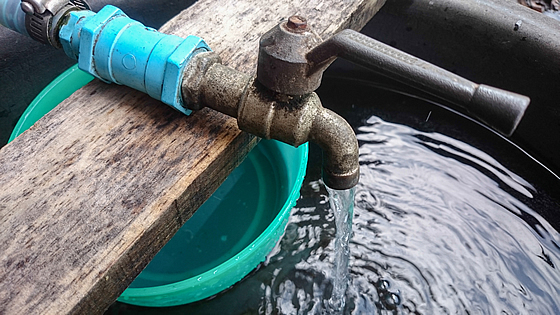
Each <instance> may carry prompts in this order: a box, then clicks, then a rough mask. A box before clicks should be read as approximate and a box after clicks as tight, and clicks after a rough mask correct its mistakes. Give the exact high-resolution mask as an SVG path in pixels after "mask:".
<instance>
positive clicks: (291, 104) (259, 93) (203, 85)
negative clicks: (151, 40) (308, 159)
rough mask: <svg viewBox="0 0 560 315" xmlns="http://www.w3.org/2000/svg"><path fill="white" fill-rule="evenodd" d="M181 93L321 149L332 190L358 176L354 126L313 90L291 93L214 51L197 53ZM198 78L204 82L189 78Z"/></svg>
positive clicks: (264, 133) (270, 135)
mask: <svg viewBox="0 0 560 315" xmlns="http://www.w3.org/2000/svg"><path fill="white" fill-rule="evenodd" d="M186 72H187V75H186V76H185V80H184V81H183V95H184V96H186V101H187V103H188V104H189V106H191V104H196V105H194V106H195V107H197V108H201V107H210V108H212V109H214V110H217V111H219V112H222V113H224V114H227V115H229V116H231V117H235V118H237V124H238V126H239V128H240V129H241V130H244V131H247V132H249V133H251V134H254V135H256V136H258V137H261V138H264V139H276V140H280V141H282V142H284V143H287V144H290V145H292V146H296V147H297V146H299V145H301V144H303V143H305V142H307V141H313V142H315V143H316V144H318V145H319V147H321V149H322V150H323V182H324V183H325V185H327V186H329V187H330V188H333V189H348V188H351V187H354V186H355V185H356V184H357V183H358V180H359V174H360V170H359V163H358V154H359V152H358V141H357V140H356V136H355V134H354V131H353V130H352V127H351V126H350V125H349V124H348V122H346V120H344V119H343V118H342V117H340V116H339V115H338V114H336V113H334V112H333V111H331V110H329V109H326V108H324V107H323V106H322V105H321V100H320V99H319V96H318V95H317V94H316V93H314V92H311V93H307V94H304V95H287V94H283V93H278V92H275V91H273V90H271V89H268V88H266V87H265V86H264V85H262V84H261V83H260V82H259V80H258V79H255V78H252V77H251V76H249V75H247V74H244V73H242V72H239V71H236V70H234V69H231V68H228V67H226V66H224V65H222V64H221V63H220V59H219V57H217V55H216V54H215V53H213V52H207V53H201V54H198V55H197V56H195V57H194V58H193V60H192V62H191V63H190V64H189V66H188V67H187V69H186ZM191 77H196V78H200V80H198V81H195V80H188V78H191Z"/></svg>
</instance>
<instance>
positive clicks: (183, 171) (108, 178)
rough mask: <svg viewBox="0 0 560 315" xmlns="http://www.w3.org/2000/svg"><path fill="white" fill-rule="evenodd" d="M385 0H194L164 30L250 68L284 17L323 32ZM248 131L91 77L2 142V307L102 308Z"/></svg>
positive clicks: (250, 140) (196, 201) (226, 169)
mask: <svg viewBox="0 0 560 315" xmlns="http://www.w3.org/2000/svg"><path fill="white" fill-rule="evenodd" d="M383 3H384V0H373V1H367V0H348V1H340V0H336V1H334V0H333V1H327V0H299V1H298V0H291V1H273V0H260V1H251V0H236V1H233V0H232V1H213V0H201V1H200V2H197V3H196V4H195V5H194V6H192V7H190V8H189V9H187V10H185V11H183V12H181V13H180V14H179V15H178V16H177V17H175V18H173V19H172V20H171V21H170V22H169V23H167V24H166V25H164V26H163V27H162V29H161V30H162V31H164V32H167V33H173V34H177V35H179V36H183V37H184V36H186V35H188V34H195V35H198V36H201V37H203V38H205V39H206V40H207V42H208V44H209V45H210V46H211V47H212V48H213V49H214V50H215V51H217V52H218V53H220V55H221V56H222V58H223V60H224V63H225V64H227V65H230V66H232V67H235V68H237V69H238V70H241V71H245V72H249V73H252V72H254V71H255V69H256V59H257V50H258V39H259V37H260V35H261V34H263V33H264V32H265V31H267V30H268V29H270V28H271V27H273V26H274V25H275V24H277V23H278V22H279V21H280V20H281V19H282V18H285V17H287V16H289V15H292V14H300V15H303V16H307V17H308V18H309V20H310V24H311V26H312V27H314V29H315V30H316V31H317V33H318V34H320V35H322V36H330V35H332V34H334V33H335V32H337V31H338V30H340V29H343V28H347V27H351V28H354V29H359V28H361V27H362V26H363V25H364V24H365V23H366V22H367V21H368V20H369V19H370V18H371V17H372V16H373V14H375V12H377V10H378V9H379V8H380V7H381V5H382V4H383ZM255 144H256V139H255V138H254V137H253V136H251V135H248V134H246V133H243V132H240V131H239V130H238V129H237V125H236V121H235V120H234V119H231V118H228V117H226V116H224V115H222V114H220V113H216V112H213V111H211V110H207V109H204V110H201V111H199V112H197V113H195V114H193V115H192V116H190V117H185V116H182V115H181V114H179V113H177V112H175V111H173V110H172V109H170V108H169V107H167V106H165V105H163V104H161V103H159V102H158V101H155V100H153V99H151V98H149V97H147V96H146V95H144V94H142V93H139V92H136V91H134V90H132V89H129V88H127V87H122V86H117V85H107V84H104V83H101V82H99V81H93V82H92V83H90V84H88V85H87V86H85V87H84V88H82V89H80V90H79V91H77V92H76V93H74V94H73V95H72V96H71V97H70V98H68V99H67V100H66V101H65V102H63V103H62V104H61V105H59V106H58V107H57V108H56V109H55V110H53V111H52V112H51V113H49V114H48V115H46V116H45V117H44V118H43V119H41V120H40V121H39V122H37V123H36V124H35V125H34V126H33V127H32V128H31V129H30V130H29V131H27V132H25V133H24V134H23V135H21V136H20V137H18V138H17V139H16V140H15V141H13V142H12V143H10V144H8V145H6V146H5V147H4V148H2V150H0V183H1V188H2V189H1V191H0V253H1V258H0V313H2V314H65V313H87V314H90V313H99V312H102V311H103V310H105V309H106V308H107V307H108V306H109V305H110V303H112V302H113V301H114V300H115V299H116V298H117V297H118V295H119V294H120V293H121V292H122V291H123V290H124V289H125V288H126V287H127V286H128V284H129V283H130V282H131V281H132V279H133V278H134V277H135V276H136V275H137V274H138V273H140V271H141V270H142V269H143V268H144V267H145V266H146V265H147V263H148V262H149V260H150V259H151V258H152V257H153V256H154V255H155V253H156V252H157V251H158V250H159V249H160V248H161V247H162V246H163V245H164V244H165V243H166V242H167V241H168V240H169V239H170V238H171V237H172V236H173V234H174V233H175V232H176V231H177V230H178V229H179V228H180V227H181V225H182V224H183V223H184V222H185V221H186V220H187V219H188V218H189V217H190V216H191V215H192V213H193V212H194V211H195V210H196V209H197V208H198V207H199V206H200V205H201V204H202V203H203V202H204V201H205V200H206V199H207V198H208V197H209V196H210V194H211V193H212V192H213V191H214V190H215V189H216V188H217V187H218V186H219V184H220V183H221V182H222V181H223V180H224V179H225V177H226V176H227V175H228V174H229V173H230V171H231V170H232V169H233V168H234V167H235V166H236V165H238V164H239V163H240V162H241V161H242V160H243V159H244V157H245V155H246V154H247V152H248V151H249V150H250V149H251V148H252V147H253V146H254V145H255Z"/></svg>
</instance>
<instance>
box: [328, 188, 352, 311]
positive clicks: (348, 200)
mask: <svg viewBox="0 0 560 315" xmlns="http://www.w3.org/2000/svg"><path fill="white" fill-rule="evenodd" d="M327 191H328V192H329V196H330V197H329V203H330V206H331V208H332V210H333V213H334V216H335V219H334V221H335V223H336V237H335V240H334V248H335V249H336V251H335V253H334V263H333V265H334V266H333V267H334V274H333V279H332V281H333V289H332V294H331V298H330V299H329V301H328V303H327V311H328V312H329V313H337V312H341V311H342V310H343V308H344V304H345V303H346V298H345V294H346V288H347V287H348V281H349V275H350V272H349V270H348V262H349V259H350V247H349V245H350V237H351V236H352V215H353V209H354V191H355V188H351V189H347V190H336V189H330V188H328V187H327Z"/></svg>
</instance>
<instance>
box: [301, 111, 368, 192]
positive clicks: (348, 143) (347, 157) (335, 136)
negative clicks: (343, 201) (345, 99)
mask: <svg viewBox="0 0 560 315" xmlns="http://www.w3.org/2000/svg"><path fill="white" fill-rule="evenodd" d="M309 140H310V141H312V142H314V143H316V144H318V145H319V147H321V149H322V150H323V182H324V183H325V185H327V186H329V187H330V188H333V189H339V190H342V189H348V188H351V187H354V186H356V184H358V180H359V178H360V165H359V162H358V157H359V156H358V155H359V152H358V151H359V149H358V141H357V140H356V136H355V134H354V131H353V130H352V127H351V126H350V125H349V124H348V122H346V120H345V119H344V118H342V117H340V116H339V115H338V114H336V113H335V112H333V111H331V110H329V109H326V108H323V110H321V111H319V112H318V113H317V114H316V115H315V119H314V121H313V126H312V128H311V131H310V133H309Z"/></svg>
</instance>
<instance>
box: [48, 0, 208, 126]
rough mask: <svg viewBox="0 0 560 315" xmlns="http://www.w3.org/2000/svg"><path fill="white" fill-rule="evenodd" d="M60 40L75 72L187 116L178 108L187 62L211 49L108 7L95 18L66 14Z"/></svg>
mask: <svg viewBox="0 0 560 315" xmlns="http://www.w3.org/2000/svg"><path fill="white" fill-rule="evenodd" d="M59 37H60V42H61V44H62V47H63V49H64V51H65V52H66V54H67V55H68V56H70V57H71V58H74V59H77V60H78V67H79V68H80V69H82V70H84V71H86V72H88V73H90V74H92V75H93V76H95V77H97V78H99V79H101V80H103V81H105V82H114V83H117V84H122V85H127V86H130V87H132V88H134V89H136V90H139V91H142V92H144V93H147V94H148V95H150V96H151V97H153V98H155V99H158V100H161V101H162V102H164V103H165V104H168V105H170V106H172V107H173V108H175V109H176V110H178V111H180V112H182V113H184V114H186V115H189V114H190V113H191V112H192V110H190V109H188V108H187V107H186V106H185V105H184V104H183V98H182V96H181V81H182V79H183V70H184V68H185V66H186V65H187V63H188V62H189V61H190V60H191V58H192V57H193V56H194V55H196V54H197V53H199V52H204V51H209V50H210V48H209V47H208V45H206V43H205V42H204V40H202V39H201V38H199V37H196V36H188V37H187V38H181V37H179V36H175V35H168V34H163V33H160V32H158V31H156V30H154V29H152V28H149V27H146V26H144V25H143V24H142V23H140V22H138V21H135V20H133V19H131V18H129V17H128V16H127V15H126V14H124V12H123V11H121V10H120V9H119V8H116V7H114V6H111V5H107V6H105V7H104V8H103V9H101V10H100V11H99V12H98V13H94V12H92V11H73V12H71V13H70V14H69V18H68V22H67V23H66V24H65V25H64V26H62V27H61V29H60V32H59Z"/></svg>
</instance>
